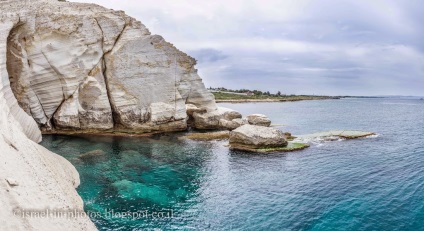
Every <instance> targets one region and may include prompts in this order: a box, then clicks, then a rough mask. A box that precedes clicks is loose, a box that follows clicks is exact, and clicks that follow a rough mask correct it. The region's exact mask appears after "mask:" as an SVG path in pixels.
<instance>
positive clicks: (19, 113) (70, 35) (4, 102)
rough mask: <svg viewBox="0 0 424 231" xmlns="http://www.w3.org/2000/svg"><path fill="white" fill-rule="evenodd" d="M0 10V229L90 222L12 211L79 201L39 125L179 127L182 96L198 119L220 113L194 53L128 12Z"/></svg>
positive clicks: (71, 174) (23, 5)
mask: <svg viewBox="0 0 424 231" xmlns="http://www.w3.org/2000/svg"><path fill="white" fill-rule="evenodd" d="M0 9H1V10H0V79H1V81H0V150H1V151H0V158H1V162H0V203H1V205H2V209H0V223H1V228H2V229H5V230H60V229H62V227H64V228H65V227H66V230H92V229H95V226H94V225H93V223H92V222H91V221H90V219H89V218H87V217H79V218H75V219H58V218H55V219H48V218H29V217H25V216H19V214H16V213H15V214H14V210H15V211H16V209H47V208H51V209H65V210H66V209H78V210H82V209H83V202H82V200H81V198H80V197H79V196H78V194H77V192H76V191H75V187H77V186H78V185H79V176H78V173H77V171H76V170H75V168H74V167H73V166H72V165H71V164H70V163H69V162H68V161H66V160H65V159H63V158H62V157H60V156H58V155H56V154H54V153H51V152H49V151H48V150H46V149H45V148H43V147H41V146H39V145H38V144H37V142H39V141H41V131H47V132H48V131H53V132H54V131H77V132H78V131H80V132H102V131H124V132H150V131H178V130H184V129H186V128H187V121H188V118H187V117H188V115H187V113H186V105H189V107H190V108H191V109H190V110H191V111H196V113H198V114H199V113H200V114H199V115H198V116H197V117H196V118H201V119H203V120H206V119H205V118H213V120H212V119H208V120H207V121H206V122H207V123H209V125H207V126H206V125H202V122H201V121H196V118H191V119H192V120H194V122H193V124H194V126H196V125H198V126H199V127H200V128H201V127H202V126H203V127H208V128H213V126H218V125H219V123H218V122H219V120H220V119H222V118H224V119H225V118H226V117H225V115H222V116H220V115H218V116H217V114H220V112H219V111H220V110H217V107H216V105H215V101H214V97H213V95H212V94H210V93H209V92H208V91H207V90H206V89H205V87H204V85H203V83H202V80H201V78H200V77H199V76H198V74H197V70H196V69H195V68H194V66H195V64H196V62H195V60H194V59H193V58H191V57H189V56H187V55H186V54H184V53H183V52H181V51H179V50H178V49H176V48H175V47H174V46H173V45H172V44H170V43H168V42H166V41H165V40H164V39H163V38H162V37H161V36H158V35H151V34H150V32H149V31H148V29H147V28H146V27H145V26H144V25H143V24H141V23H140V22H138V21H137V20H135V19H134V18H131V17H129V16H127V15H125V14H124V12H121V11H113V10H110V9H106V8H104V7H101V6H98V5H94V4H81V3H70V2H62V1H56V0H25V1H24V0H0ZM193 108H194V109H193ZM202 113H204V114H205V116H201V114H202ZM222 113H224V112H222ZM225 113H226V115H228V113H229V112H228V111H225ZM208 115H209V116H208ZM221 117H222V118H221ZM227 117H228V116H227ZM229 119H233V118H229ZM217 121H218V122H217ZM210 124H213V126H212V127H211V125H210Z"/></svg>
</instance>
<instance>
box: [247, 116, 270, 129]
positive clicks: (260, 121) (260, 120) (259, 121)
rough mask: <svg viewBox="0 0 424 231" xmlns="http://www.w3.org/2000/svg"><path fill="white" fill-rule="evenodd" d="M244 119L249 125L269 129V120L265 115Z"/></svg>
mask: <svg viewBox="0 0 424 231" xmlns="http://www.w3.org/2000/svg"><path fill="white" fill-rule="evenodd" d="M246 119H247V121H248V122H249V124H251V125H258V126H264V127H269V126H270V125H271V120H270V119H269V118H268V117H267V116H266V115H262V114H252V115H248V116H247V117H246Z"/></svg>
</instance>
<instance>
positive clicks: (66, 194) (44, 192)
mask: <svg viewBox="0 0 424 231" xmlns="http://www.w3.org/2000/svg"><path fill="white" fill-rule="evenodd" d="M23 3H24V1H16V2H15V1H0V9H1V11H0V150H1V151H0V159H1V160H2V161H1V162H0V204H1V206H2V209H0V223H1V229H2V230H60V229H63V227H66V229H67V230H95V229H96V227H95V226H94V224H93V223H92V222H91V221H90V219H89V218H88V217H81V216H78V217H76V218H75V219H68V218H57V219H56V218H55V219H43V218H41V219H38V218H33V219H31V218H29V217H23V216H19V211H20V210H19V209H31V210H40V211H41V212H42V211H45V210H46V208H52V209H56V210H61V211H65V210H69V211H71V210H74V209H76V210H77V211H80V212H83V202H82V200H81V198H80V197H79V195H78V194H77V192H76V191H75V188H76V187H77V186H78V185H79V175H78V172H77V171H76V169H75V168H74V167H73V166H72V165H71V164H70V163H69V162H68V161H67V160H65V159H64V158H63V157H61V156H58V155H56V154H54V153H51V152H50V151H48V150H46V149H45V148H43V147H41V146H39V145H38V144H36V143H35V142H39V141H40V140H41V133H40V130H39V129H38V126H37V123H36V122H35V120H37V121H42V120H43V118H45V115H44V109H43V108H42V107H41V106H40V103H39V100H38V98H37V96H36V95H35V92H34V90H35V89H37V90H39V89H38V88H37V87H34V88H31V89H29V88H27V86H29V85H31V84H34V85H35V86H37V83H38V79H33V80H34V82H32V83H31V80H30V79H28V78H17V79H16V78H12V79H9V74H10V75H11V76H17V74H22V75H29V73H28V72H27V71H29V69H26V68H24V67H25V66H28V65H29V64H28V62H27V63H25V62H22V60H23V56H26V55H27V54H28V53H31V52H32V50H28V51H23V50H22V49H20V46H19V45H18V44H15V45H13V46H8V45H10V44H8V40H9V41H10V40H13V39H15V38H16V39H19V40H21V41H23V40H24V38H25V36H22V37H20V36H17V34H16V33H15V32H16V30H15V31H14V29H17V28H19V27H21V26H22V25H23V24H22V22H23V21H24V20H25V15H26V12H27V11H30V9H25V6H24V5H23ZM28 3H29V2H28ZM31 3H32V2H31ZM47 3H48V2H43V4H47ZM34 4H35V3H34ZM35 5H36V4H35ZM35 5H34V7H35ZM40 7H41V3H40ZM46 8H48V6H46ZM17 30H19V29H17ZM46 36H47V35H46ZM8 38H9V39H8ZM19 52H20V53H19ZM31 54H32V53H31ZM11 56H14V57H15V58H16V59H13V58H12V60H14V61H13V62H12V63H11V62H8V61H10V59H9V58H10V57H11ZM7 64H8V65H7ZM45 64H46V63H42V62H40V65H41V66H37V68H39V69H38V70H39V73H40V75H45V74H46V72H47V71H48V70H47V69H46V68H45V67H46V66H44V65H45ZM9 65H12V66H14V65H16V66H15V67H16V68H12V69H9V67H10V66H9ZM34 65H35V64H34ZM8 71H9V72H8ZM44 77H46V78H48V76H47V75H45V76H44ZM11 85H12V86H14V87H16V89H18V90H19V91H20V92H25V93H22V94H19V95H16V97H15V95H14V94H13V92H12V89H11V87H10V86H11ZM45 92H46V94H47V93H51V94H55V93H54V92H55V90H54V89H53V88H46V89H45ZM43 97H44V96H43ZM17 99H18V100H19V101H20V102H21V103H20V105H19V104H18V100H17ZM20 106H21V107H22V108H24V109H25V110H26V111H27V112H30V113H29V114H28V113H26V112H25V111H24V110H22V108H21V107H20ZM46 108H47V107H46ZM66 113H68V112H66ZM69 114H71V113H70V112H69ZM30 115H31V116H34V119H35V120H34V119H33V118H31V116H30ZM34 141H35V142H34Z"/></svg>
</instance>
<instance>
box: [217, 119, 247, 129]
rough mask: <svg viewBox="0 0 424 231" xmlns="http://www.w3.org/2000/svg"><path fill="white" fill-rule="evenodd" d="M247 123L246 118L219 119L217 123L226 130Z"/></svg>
mask: <svg viewBox="0 0 424 231" xmlns="http://www.w3.org/2000/svg"><path fill="white" fill-rule="evenodd" d="M245 124H248V122H247V119H244V118H243V119H240V118H237V119H233V120H231V121H230V120H226V119H220V120H219V125H220V126H221V127H223V128H226V129H228V130H234V129H236V128H238V127H240V126H242V125H245Z"/></svg>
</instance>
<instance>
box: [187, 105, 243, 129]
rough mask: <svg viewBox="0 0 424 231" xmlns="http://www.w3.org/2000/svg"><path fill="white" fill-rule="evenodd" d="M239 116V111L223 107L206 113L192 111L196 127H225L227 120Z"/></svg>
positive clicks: (238, 117)
mask: <svg viewBox="0 0 424 231" xmlns="http://www.w3.org/2000/svg"><path fill="white" fill-rule="evenodd" d="M241 117H242V115H241V114H240V113H239V112H237V111H234V110H232V109H229V108H224V107H218V109H217V110H214V111H208V112H206V113H201V112H194V113H193V120H194V127H195V128H197V129H227V125H226V124H227V122H228V123H230V122H231V121H232V120H234V119H240V118H241Z"/></svg>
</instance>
